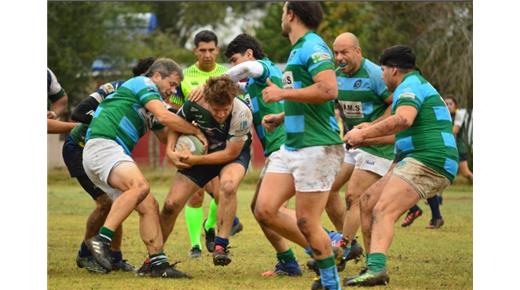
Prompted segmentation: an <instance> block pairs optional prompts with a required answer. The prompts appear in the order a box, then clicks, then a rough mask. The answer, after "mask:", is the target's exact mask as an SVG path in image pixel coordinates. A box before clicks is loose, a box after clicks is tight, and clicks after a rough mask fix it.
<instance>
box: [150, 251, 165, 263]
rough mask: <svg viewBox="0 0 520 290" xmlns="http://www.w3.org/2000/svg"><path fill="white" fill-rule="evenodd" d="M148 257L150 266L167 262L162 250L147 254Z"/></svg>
mask: <svg viewBox="0 0 520 290" xmlns="http://www.w3.org/2000/svg"><path fill="white" fill-rule="evenodd" d="M148 256H149V257H150V263H151V264H152V266H157V265H160V264H162V263H168V257H166V255H165V254H164V253H163V252H159V253H157V254H153V255H148Z"/></svg>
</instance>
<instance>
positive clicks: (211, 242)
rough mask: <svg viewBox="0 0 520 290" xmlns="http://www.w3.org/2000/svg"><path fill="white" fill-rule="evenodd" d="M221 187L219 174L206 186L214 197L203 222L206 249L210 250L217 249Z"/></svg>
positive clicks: (207, 190)
mask: <svg viewBox="0 0 520 290" xmlns="http://www.w3.org/2000/svg"><path fill="white" fill-rule="evenodd" d="M219 187H220V180H219V178H218V176H217V177H215V178H213V179H212V180H211V181H210V182H209V183H208V184H206V185H205V186H204V189H205V190H206V192H207V193H208V194H210V195H211V197H212V198H211V201H210V203H209V207H208V217H207V218H206V220H205V221H204V222H203V223H202V228H203V230H204V235H205V241H206V249H207V250H208V252H213V251H214V250H215V227H216V225H217V212H218V207H217V204H218V201H219V196H220V195H219Z"/></svg>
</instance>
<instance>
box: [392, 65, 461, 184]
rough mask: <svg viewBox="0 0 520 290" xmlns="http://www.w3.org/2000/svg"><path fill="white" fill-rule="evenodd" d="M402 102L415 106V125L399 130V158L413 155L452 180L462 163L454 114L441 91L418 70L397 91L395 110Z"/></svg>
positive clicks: (406, 77) (408, 76) (405, 79)
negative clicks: (455, 133) (454, 132)
mask: <svg viewBox="0 0 520 290" xmlns="http://www.w3.org/2000/svg"><path fill="white" fill-rule="evenodd" d="M399 106H412V107H415V108H416V109H417V116H416V117H415V120H414V122H413V124H412V126H411V127H410V128H408V129H406V130H404V131H401V132H399V133H397V134H396V141H395V150H396V154H397V155H398V156H399V157H400V158H405V157H412V158H415V159H417V160H419V161H420V162H422V163H424V165H426V166H428V167H430V168H431V169H433V170H435V171H437V172H438V173H440V174H442V175H444V176H446V177H447V178H448V179H449V180H450V181H453V179H454V178H455V176H456V175H457V170H458V167H459V154H458V152H457V143H456V142H455V137H454V136H453V131H452V125H451V116H450V112H449V111H448V107H447V106H446V104H445V103H444V100H443V99H442V98H441V96H440V95H439V93H438V92H437V91H436V90H435V88H433V86H432V85H431V84H430V83H428V82H427V81H426V80H425V79H424V78H423V77H422V76H421V75H420V74H419V72H417V71H413V72H411V73H409V74H407V75H406V76H405V77H404V79H403V81H402V82H401V83H400V84H399V86H397V88H396V89H395V91H394V98H393V102H392V114H394V113H395V111H396V109H397V108H398V107H399Z"/></svg>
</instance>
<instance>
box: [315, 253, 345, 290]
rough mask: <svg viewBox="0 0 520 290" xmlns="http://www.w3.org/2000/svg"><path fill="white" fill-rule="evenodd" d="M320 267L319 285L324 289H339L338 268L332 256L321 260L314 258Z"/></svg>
mask: <svg viewBox="0 0 520 290" xmlns="http://www.w3.org/2000/svg"><path fill="white" fill-rule="evenodd" d="M316 263H317V264H318V267H319V268H320V278H321V285H323V288H325V289H340V288H341V287H340V283H339V275H338V269H337V268H336V261H335V259H334V256H329V257H327V258H325V259H322V260H316Z"/></svg>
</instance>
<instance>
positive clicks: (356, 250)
mask: <svg viewBox="0 0 520 290" xmlns="http://www.w3.org/2000/svg"><path fill="white" fill-rule="evenodd" d="M361 257H363V248H362V247H361V246H360V245H359V243H358V242H357V241H356V240H352V243H350V247H348V248H347V247H345V248H344V249H343V256H342V257H341V260H340V261H339V262H338V264H337V267H338V272H342V271H343V270H345V267H346V265H347V262H348V261H350V260H354V261H355V262H356V263H358V262H359V260H360V259H361Z"/></svg>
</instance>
